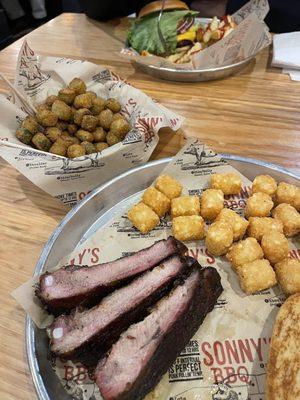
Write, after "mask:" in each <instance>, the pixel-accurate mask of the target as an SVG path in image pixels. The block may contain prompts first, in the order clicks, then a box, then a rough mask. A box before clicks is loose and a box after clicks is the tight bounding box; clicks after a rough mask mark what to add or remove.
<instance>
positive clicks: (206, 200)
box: [200, 189, 224, 220]
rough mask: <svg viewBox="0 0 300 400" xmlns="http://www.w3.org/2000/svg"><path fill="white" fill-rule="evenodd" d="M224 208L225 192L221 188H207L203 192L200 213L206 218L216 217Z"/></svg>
mask: <svg viewBox="0 0 300 400" xmlns="http://www.w3.org/2000/svg"><path fill="white" fill-rule="evenodd" d="M223 208H224V193H223V192H222V190H219V189H206V190H205V191H204V192H203V193H202V197H201V204H200V209H201V211H200V213H201V216H202V217H203V218H204V219H205V220H213V219H215V218H216V217H217V216H218V214H219V213H220V212H221V210H222V209H223Z"/></svg>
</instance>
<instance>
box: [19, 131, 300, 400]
mask: <svg viewBox="0 0 300 400" xmlns="http://www.w3.org/2000/svg"><path fill="white" fill-rule="evenodd" d="M225 172H235V173H237V174H238V175H240V177H241V179H242V181H243V187H242V191H241V193H240V194H239V195H234V196H225V206H226V207H228V208H231V209H233V210H234V211H236V212H238V213H240V214H242V213H243V208H244V206H245V201H246V199H247V198H248V197H249V194H250V186H251V182H250V181H249V180H248V179H247V178H246V177H244V176H243V175H241V174H240V173H239V172H238V171H237V170H236V169H234V168H233V167H232V166H230V165H229V164H228V163H227V162H226V161H225V160H224V159H222V157H221V156H220V155H218V154H216V153H215V152H214V151H213V150H211V149H210V148H208V147H207V146H205V145H203V144H202V143H201V142H200V141H199V140H197V139H194V138H192V139H189V140H188V141H187V143H186V145H185V146H184V147H183V148H182V150H181V151H180V152H179V153H178V154H177V155H176V157H174V159H173V160H172V161H171V163H170V164H169V165H168V166H167V167H166V168H165V169H164V171H163V172H162V174H168V175H171V176H173V177H174V178H176V179H178V180H179V181H180V182H181V183H182V184H183V186H184V190H183V194H189V195H199V196H201V193H202V191H203V190H205V189H206V188H207V187H209V180H210V176H211V174H213V173H225ZM139 196H140V195H139ZM138 200H139V199H138V198H134V199H133V200H132V201H133V202H134V203H136V202H137V201H138ZM126 211H127V210H122V213H121V212H120V214H119V215H117V216H115V217H114V218H113V219H112V220H111V221H109V222H108V224H107V225H106V226H105V227H104V228H103V229H100V230H99V231H97V232H96V233H94V234H93V235H92V236H91V237H90V238H89V239H87V240H86V241H85V242H84V243H83V244H82V245H80V246H79V247H78V248H76V249H75V250H74V251H73V252H72V253H71V254H70V255H68V256H66V257H65V258H64V259H63V260H62V261H61V262H60V264H59V266H62V265H67V264H70V263H71V264H73V263H74V264H76V265H81V264H82V265H90V266H92V265H95V264H98V263H99V262H101V263H102V262H107V261H110V260H114V259H116V258H118V257H121V256H124V255H128V254H130V253H131V252H134V251H137V250H140V249H142V248H145V247H148V246H150V245H152V244H153V242H154V241H157V240H160V239H164V238H167V237H168V236H169V235H170V234H171V229H170V228H171V222H170V219H169V217H166V218H163V219H161V223H160V225H159V226H158V227H156V228H155V229H154V230H153V231H151V232H150V233H148V234H147V235H143V234H141V233H140V232H138V231H137V230H136V229H135V228H133V227H132V224H131V223H130V221H129V220H128V219H127V218H126ZM187 245H188V248H189V254H190V255H191V256H193V257H195V258H197V259H198V261H199V262H200V264H201V265H202V266H205V267H206V266H213V267H215V268H216V269H217V270H218V272H219V273H220V275H221V279H222V285H223V287H224V292H223V293H222V294H221V296H220V297H219V299H218V301H217V304H216V305H215V307H214V310H213V311H212V312H211V313H210V314H208V315H207V317H206V318H205V321H204V323H203V324H202V326H201V327H200V328H199V330H198V332H197V333H196V334H195V336H194V337H193V338H192V339H191V341H190V342H189V344H188V345H187V346H186V348H185V349H184V350H183V351H182V353H181V354H180V356H179V357H178V358H177V359H176V361H175V363H174V364H173V365H172V366H171V367H170V369H169V370H168V372H167V373H166V374H165V376H164V377H163V379H162V380H161V382H160V383H159V384H158V386H157V387H156V388H155V389H154V391H152V392H151V393H150V394H149V395H148V396H147V400H149V399H158V400H263V399H264V398H265V395H264V391H265V378H266V363H267V353H268V346H269V341H270V337H271V333H272V328H273V323H274V319H275V317H276V314H277V311H278V307H279V306H280V305H281V304H282V302H283V301H284V299H285V296H284V295H283V293H282V291H281V289H280V287H279V286H276V287H274V288H273V289H268V290H264V291H262V292H259V293H256V294H255V295H251V296H249V295H246V294H245V293H244V292H243V291H242V290H241V288H240V286H239V283H238V279H237V275H236V274H235V272H234V271H233V270H232V268H231V267H230V265H229V263H228V262H227V261H226V259H225V257H214V256H212V255H210V254H209V253H208V252H207V250H206V248H205V246H204V242H203V241H197V242H196V241H195V242H187ZM290 247H291V252H290V255H291V257H299V255H300V249H299V243H298V247H297V243H296V241H292V240H290ZM297 249H298V250H297ZM57 267H58V266H56V267H55V268H57ZM36 281H37V278H33V279H32V280H30V281H29V282H27V283H25V284H24V285H23V286H21V287H20V288H18V289H17V290H16V291H15V292H14V293H13V296H14V297H15V298H16V299H17V301H19V303H20V304H21V305H22V307H24V308H25V310H26V311H27V312H28V313H29V315H30V316H31V317H32V318H33V320H34V321H35V322H36V323H37V325H38V326H45V319H44V317H45V315H46V312H45V311H44V310H43V309H42V308H41V307H40V304H39V303H37V302H35V300H34V294H33V287H34V283H35V282H36ZM52 362H53V368H54V370H55V372H56V374H57V375H58V376H59V378H60V380H61V382H62V384H63V386H64V387H65V388H66V390H67V391H68V392H70V393H72V394H73V395H74V397H75V398H76V399H82V400H95V399H101V397H100V394H99V391H98V388H97V386H96V385H95V384H94V382H93V380H91V379H90V377H89V375H88V373H87V370H86V369H85V368H84V367H83V366H82V365H80V364H78V363H76V364H73V363H72V362H71V361H62V360H60V359H59V358H56V359H55V358H54V359H53V360H52Z"/></svg>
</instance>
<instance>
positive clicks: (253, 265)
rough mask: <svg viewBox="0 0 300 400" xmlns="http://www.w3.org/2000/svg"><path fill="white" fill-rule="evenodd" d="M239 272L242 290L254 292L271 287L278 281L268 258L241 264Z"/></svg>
mask: <svg viewBox="0 0 300 400" xmlns="http://www.w3.org/2000/svg"><path fill="white" fill-rule="evenodd" d="M237 274H238V277H239V281H240V285H241V288H242V290H243V291H244V292H245V293H247V294H253V293H256V292H258V291H260V290H265V289H269V288H271V287H272V286H275V285H276V283H277V279H276V275H275V272H274V270H273V268H272V267H271V265H270V263H269V261H268V260H254V261H251V262H249V263H246V264H243V265H241V266H240V267H239V268H238V270H237Z"/></svg>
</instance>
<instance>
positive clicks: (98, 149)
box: [95, 142, 109, 152]
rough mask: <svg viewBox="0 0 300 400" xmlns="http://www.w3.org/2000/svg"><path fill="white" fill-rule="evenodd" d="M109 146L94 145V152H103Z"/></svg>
mask: <svg viewBox="0 0 300 400" xmlns="http://www.w3.org/2000/svg"><path fill="white" fill-rule="evenodd" d="M108 147H109V146H108V144H107V143H103V142H102V143H95V148H96V150H97V152H98V151H99V152H100V151H102V150H105V149H107V148H108Z"/></svg>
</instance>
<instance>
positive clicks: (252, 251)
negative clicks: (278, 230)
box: [226, 237, 264, 270]
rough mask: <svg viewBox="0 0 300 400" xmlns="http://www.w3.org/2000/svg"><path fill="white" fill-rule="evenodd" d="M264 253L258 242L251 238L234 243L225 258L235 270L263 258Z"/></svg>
mask: <svg viewBox="0 0 300 400" xmlns="http://www.w3.org/2000/svg"><path fill="white" fill-rule="evenodd" d="M263 256H264V253H263V250H262V248H261V247H260V245H259V243H258V241H257V240H256V239H254V238H252V237H250V238H247V239H245V240H241V241H240V242H238V243H234V244H233V245H232V246H231V247H230V249H229V251H228V253H227V254H226V258H227V259H228V261H229V262H230V263H231V264H232V266H233V268H234V269H235V270H237V269H238V268H239V267H240V266H241V265H243V264H246V263H249V262H252V261H255V260H258V259H260V258H263Z"/></svg>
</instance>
